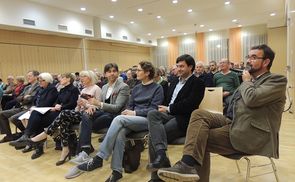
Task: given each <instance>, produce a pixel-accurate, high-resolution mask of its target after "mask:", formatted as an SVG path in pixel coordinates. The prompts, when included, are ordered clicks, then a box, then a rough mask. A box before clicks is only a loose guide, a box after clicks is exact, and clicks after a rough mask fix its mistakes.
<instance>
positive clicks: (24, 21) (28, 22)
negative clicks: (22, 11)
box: [23, 18, 36, 26]
mask: <svg viewBox="0 0 295 182" xmlns="http://www.w3.org/2000/svg"><path fill="white" fill-rule="evenodd" d="M23 24H25V25H31V26H36V23H35V20H30V19H25V18H24V19H23Z"/></svg>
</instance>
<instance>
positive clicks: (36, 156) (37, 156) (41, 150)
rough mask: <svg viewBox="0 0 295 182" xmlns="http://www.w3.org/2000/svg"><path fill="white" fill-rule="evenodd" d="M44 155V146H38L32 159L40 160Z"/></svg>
mask: <svg viewBox="0 0 295 182" xmlns="http://www.w3.org/2000/svg"><path fill="white" fill-rule="evenodd" d="M42 154H44V151H43V145H41V146H38V147H37V148H36V150H35V152H34V153H33V155H32V156H31V159H37V158H39V157H40V156H41V155H42Z"/></svg>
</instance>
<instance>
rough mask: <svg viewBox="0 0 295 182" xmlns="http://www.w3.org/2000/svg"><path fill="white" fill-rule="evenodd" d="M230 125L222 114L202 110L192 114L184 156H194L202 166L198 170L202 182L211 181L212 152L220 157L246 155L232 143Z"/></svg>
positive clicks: (228, 120)
mask: <svg viewBox="0 0 295 182" xmlns="http://www.w3.org/2000/svg"><path fill="white" fill-rule="evenodd" d="M230 123H231V120H230V119H228V118H226V117H225V116H223V115H222V114H216V113H211V112H208V111H205V110H201V109H198V110H195V111H194V112H193V113H192V115H191V118H190V122H189V126H188V129H187V133H186V139H185V146H184V149H183V155H190V156H192V157H193V158H194V159H195V160H196V161H197V162H198V163H199V164H200V165H201V167H199V168H198V169H197V170H198V174H199V176H200V181H206V182H207V181H209V175H210V152H212V153H217V154H220V155H232V154H241V155H243V154H244V153H243V152H240V151H238V150H236V149H234V148H233V146H232V144H231V142H230V137H229V127H230Z"/></svg>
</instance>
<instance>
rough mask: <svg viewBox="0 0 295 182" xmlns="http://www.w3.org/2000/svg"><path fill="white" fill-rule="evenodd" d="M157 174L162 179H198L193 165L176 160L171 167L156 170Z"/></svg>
mask: <svg viewBox="0 0 295 182" xmlns="http://www.w3.org/2000/svg"><path fill="white" fill-rule="evenodd" d="M158 176H159V177H160V178H161V179H162V180H164V181H198V180H199V179H200V177H199V175H198V173H197V170H196V168H195V167H191V166H189V165H187V164H185V163H184V162H182V161H178V162H177V163H176V164H175V165H174V166H173V167H170V168H163V169H159V170H158Z"/></svg>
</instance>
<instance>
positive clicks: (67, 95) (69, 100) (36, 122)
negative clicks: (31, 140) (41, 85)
mask: <svg viewBox="0 0 295 182" xmlns="http://www.w3.org/2000/svg"><path fill="white" fill-rule="evenodd" d="M41 75H42V74H41ZM73 82H74V75H72V74H71V73H65V74H62V75H61V80H60V84H61V85H62V86H63V88H62V89H61V90H60V92H59V93H58V96H57V100H56V102H55V104H54V107H52V109H51V110H50V111H48V112H46V113H45V114H41V113H39V112H37V111H33V112H32V113H31V116H30V118H29V121H28V126H27V129H26V132H27V133H33V134H34V135H36V134H40V133H42V132H43V130H44V128H46V127H48V126H49V125H50V124H51V123H52V122H53V121H54V119H55V118H56V117H57V116H58V115H59V113H60V112H61V111H62V110H66V109H75V107H76V105H77V100H78V96H79V94H80V92H79V90H78V88H76V87H75V86H74V85H73ZM31 148H32V146H31V145H28V146H27V147H26V148H25V149H24V150H23V152H24V153H25V152H28V151H30V150H31ZM43 153H44V152H43V145H42V144H40V145H39V146H38V147H36V152H35V153H34V154H33V155H32V159H36V158H38V157H40V156H41V155H42V154H43Z"/></svg>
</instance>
